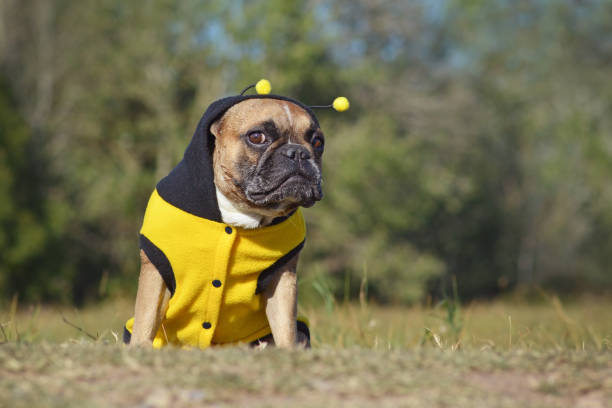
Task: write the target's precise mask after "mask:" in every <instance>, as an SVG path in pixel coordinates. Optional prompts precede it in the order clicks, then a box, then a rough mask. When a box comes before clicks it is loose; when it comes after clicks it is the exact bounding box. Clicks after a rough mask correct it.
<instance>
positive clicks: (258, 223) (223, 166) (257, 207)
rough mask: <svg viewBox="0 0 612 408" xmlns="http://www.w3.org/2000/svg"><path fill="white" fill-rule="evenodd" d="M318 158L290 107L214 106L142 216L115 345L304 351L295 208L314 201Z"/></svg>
mask: <svg viewBox="0 0 612 408" xmlns="http://www.w3.org/2000/svg"><path fill="white" fill-rule="evenodd" d="M323 149H324V136H323V133H322V132H321V129H320V126H319V123H318V121H317V119H316V117H315V115H314V114H313V112H312V111H311V110H310V109H309V108H308V107H307V106H305V105H303V104H301V103H300V102H298V101H295V100H292V99H289V98H285V97H282V96H276V95H249V96H234V97H228V98H224V99H220V100H218V101H216V102H214V103H213V104H212V105H211V106H210V107H209V108H208V110H207V112H206V113H205V114H204V116H203V117H202V119H201V120H200V123H199V125H198V128H197V129H196V132H195V134H194V136H193V139H192V141H191V143H190V145H189V147H188V148H187V150H186V152H185V156H184V158H183V160H182V161H181V162H180V163H179V165H177V167H176V168H175V169H174V170H173V171H172V172H171V173H170V174H169V175H168V176H167V177H165V178H164V179H162V180H161V181H160V182H159V184H158V185H157V188H156V190H155V192H154V193H153V195H152V196H151V199H150V201H149V204H148V206H147V211H146V213H145V217H144V222H143V227H142V230H141V236H140V246H141V251H140V256H141V270H140V278H139V283H138V292H137V295H136V304H135V313H134V318H133V319H130V321H128V323H127V324H126V329H125V331H124V341H125V342H126V343H129V344H132V345H151V344H152V345H153V346H154V347H161V346H164V345H166V344H173V345H178V346H193V347H200V348H205V347H208V346H210V345H215V344H228V343H229V344H234V343H251V344H264V345H265V344H276V345H277V346H280V347H287V348H291V347H294V346H296V345H303V346H309V343H310V337H309V336H310V335H309V331H308V327H307V325H306V324H305V322H303V321H298V316H297V278H296V267H297V262H298V256H299V252H300V250H301V248H302V246H303V244H304V235H305V227H304V221H303V218H302V215H301V211H300V210H299V207H310V206H312V205H313V204H315V202H316V201H318V200H320V199H321V198H322V190H321V157H322V154H323Z"/></svg>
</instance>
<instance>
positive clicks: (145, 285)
mask: <svg viewBox="0 0 612 408" xmlns="http://www.w3.org/2000/svg"><path fill="white" fill-rule="evenodd" d="M140 262H141V266H140V277H139V279H138V293H137V294H136V306H135V307H134V328H133V329H132V338H131V340H130V345H136V346H138V345H151V344H152V343H153V339H154V338H155V335H156V334H157V330H158V329H159V326H160V324H161V322H162V320H163V318H164V315H165V314H166V310H167V308H168V301H169V300H170V291H169V290H168V288H166V284H165V283H164V281H163V279H162V277H161V275H160V274H159V272H158V271H157V268H156V267H155V265H153V264H152V263H151V261H150V260H149V258H148V257H147V255H146V254H145V253H144V251H142V250H141V251H140Z"/></svg>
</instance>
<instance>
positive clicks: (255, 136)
mask: <svg viewBox="0 0 612 408" xmlns="http://www.w3.org/2000/svg"><path fill="white" fill-rule="evenodd" d="M248 138H249V142H251V143H253V144H264V143H265V142H266V135H264V134H263V133H261V132H253V133H250V134H249V136H248Z"/></svg>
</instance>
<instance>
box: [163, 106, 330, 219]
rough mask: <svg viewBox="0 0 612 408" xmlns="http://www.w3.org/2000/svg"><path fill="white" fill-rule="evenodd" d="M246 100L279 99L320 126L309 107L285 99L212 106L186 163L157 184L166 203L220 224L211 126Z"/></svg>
mask: <svg viewBox="0 0 612 408" xmlns="http://www.w3.org/2000/svg"><path fill="white" fill-rule="evenodd" d="M247 99H280V100H283V101H288V102H291V103H294V104H296V105H298V106H300V107H301V108H303V109H304V110H306V112H308V113H309V114H310V116H312V118H313V120H314V121H315V123H316V124H317V125H318V124H319V122H318V120H317V118H316V116H315V114H314V113H313V112H312V110H311V109H310V108H309V107H308V106H306V105H304V104H302V103H301V102H299V101H296V100H294V99H291V98H287V97H284V96H279V95H236V96H229V97H226V98H222V99H219V100H217V101H215V102H213V103H212V104H210V106H209V107H208V109H206V112H204V115H202V119H200V122H199V123H198V127H197V128H196V130H195V133H194V134H193V137H192V139H191V142H190V143H189V146H187V149H186V150H185V155H184V156H183V160H181V161H180V162H179V164H178V165H177V166H176V167H175V168H174V169H172V171H171V172H170V174H168V175H167V176H166V177H164V178H163V179H161V180H160V182H159V183H157V192H158V193H159V195H160V196H161V197H162V198H163V199H164V200H165V201H167V202H168V203H170V204H172V205H173V206H175V207H178V208H180V209H181V210H183V211H186V212H188V213H190V214H193V215H196V216H198V217H202V218H207V219H209V220H211V221H216V222H221V213H220V211H219V205H218V204H217V195H216V192H215V184H214V175H213V166H212V163H213V155H212V154H213V151H214V149H215V136H214V135H213V134H212V133H211V132H210V126H211V125H212V124H213V123H214V122H215V121H216V120H217V119H219V118H220V117H221V116H223V114H224V113H225V112H226V111H227V110H228V109H229V108H231V107H232V106H234V105H235V104H237V103H239V102H242V101H244V100H247Z"/></svg>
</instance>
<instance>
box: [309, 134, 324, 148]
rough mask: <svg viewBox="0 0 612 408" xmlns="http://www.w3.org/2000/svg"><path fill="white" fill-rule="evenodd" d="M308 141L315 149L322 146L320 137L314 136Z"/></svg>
mask: <svg viewBox="0 0 612 408" xmlns="http://www.w3.org/2000/svg"><path fill="white" fill-rule="evenodd" d="M310 143H311V144H312V147H314V148H315V149H320V148H322V147H323V139H321V138H320V137H315V138H314V139H312V142H310Z"/></svg>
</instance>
